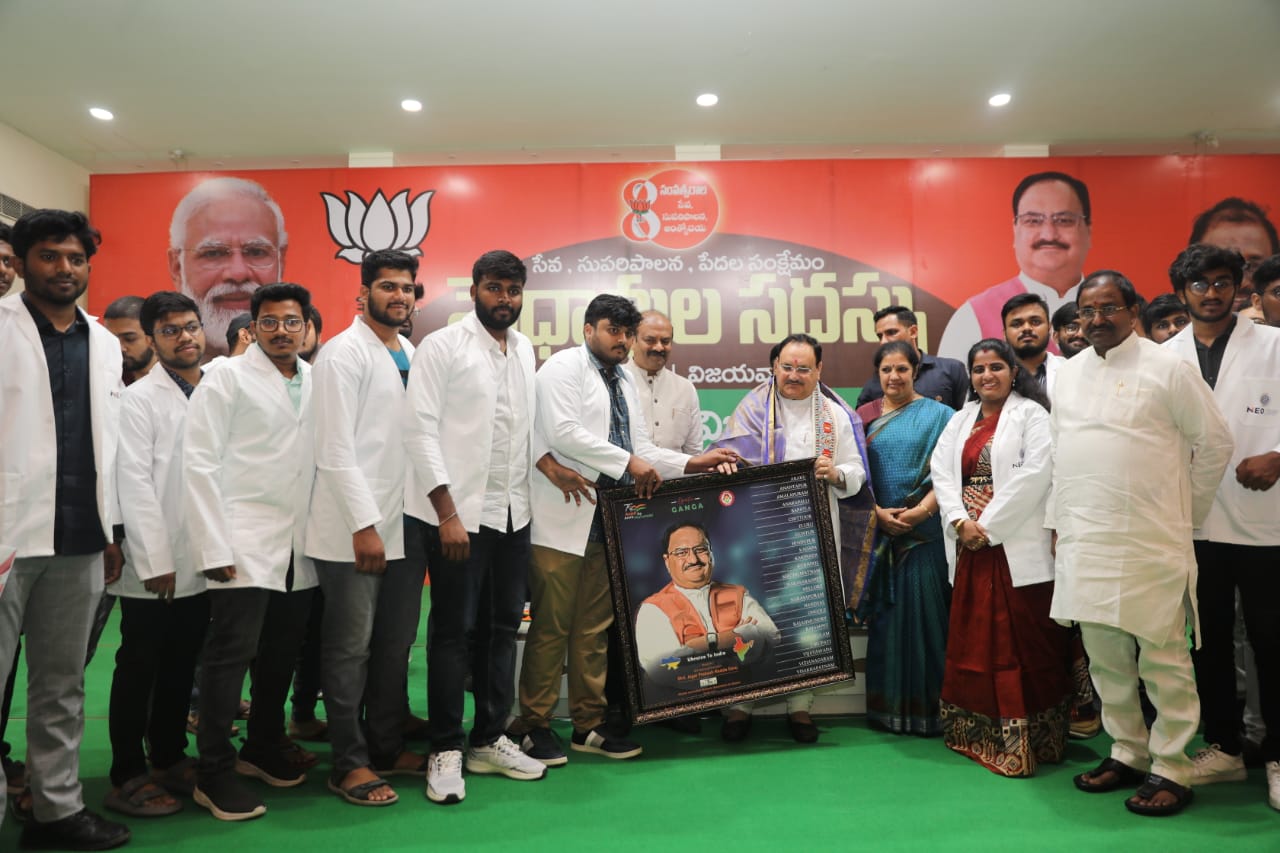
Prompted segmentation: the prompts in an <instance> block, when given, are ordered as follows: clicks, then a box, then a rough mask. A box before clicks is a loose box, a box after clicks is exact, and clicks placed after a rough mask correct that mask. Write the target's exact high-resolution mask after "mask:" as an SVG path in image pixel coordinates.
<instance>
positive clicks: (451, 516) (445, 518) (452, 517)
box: [436, 512, 458, 527]
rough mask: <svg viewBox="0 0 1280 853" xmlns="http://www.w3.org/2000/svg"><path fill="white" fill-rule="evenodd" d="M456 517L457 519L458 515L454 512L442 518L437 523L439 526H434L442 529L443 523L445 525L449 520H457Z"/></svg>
mask: <svg viewBox="0 0 1280 853" xmlns="http://www.w3.org/2000/svg"><path fill="white" fill-rule="evenodd" d="M457 517H458V514H457V513H456V512H454V513H450V514H449V515H446V516H445V517H444V518H442V519H440V523H439V524H437V525H436V526H437V527H444V523H445V522H446V521H451V520H453V519H455V518H457Z"/></svg>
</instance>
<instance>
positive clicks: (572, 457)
mask: <svg viewBox="0 0 1280 853" xmlns="http://www.w3.org/2000/svg"><path fill="white" fill-rule="evenodd" d="M589 353H590V351H589V350H588V349H587V345H586V344H583V345H582V346H580V347H574V348H573V349H567V350H561V351H560V352H558V353H555V354H554V355H552V356H551V358H549V359H547V360H546V362H545V363H543V365H542V368H541V369H540V370H539V371H538V375H537V386H538V390H537V404H538V406H537V412H538V414H537V417H536V418H535V419H534V424H535V426H534V429H535V431H536V435H535V439H536V440H535V442H534V444H535V449H534V456H535V457H537V458H541V453H540V449H543V448H545V449H548V450H550V451H551V452H552V453H554V454H555V457H556V460H557V461H559V462H560V464H562V465H565V466H567V467H569V468H572V469H574V470H575V471H577V472H578V473H579V474H581V475H582V476H584V477H586V478H587V479H588V480H593V481H594V480H595V479H596V477H598V476H599V475H600V474H602V473H603V474H608V475H609V476H610V477H613V478H615V479H616V478H618V477H621V476H622V475H623V473H625V472H626V470H627V464H628V463H629V462H630V461H631V454H629V453H627V451H625V450H623V449H622V448H621V447H618V446H616V445H613V444H610V443H609V389H608V387H606V386H605V383H604V379H603V378H602V377H601V376H600V371H599V370H598V369H597V368H596V367H595V366H594V365H593V364H592V363H591V358H590V355H589ZM621 375H622V380H621V382H622V393H623V396H624V397H625V399H626V401H627V414H628V419H629V421H630V424H631V448H632V452H633V453H634V454H635V455H636V456H638V457H640V458H641V459H643V460H645V461H646V462H648V463H649V464H650V465H652V466H654V468H656V469H657V470H658V473H659V474H660V475H661V476H662V477H663V478H664V479H670V478H673V477H679V476H681V475H683V474H684V467H685V465H687V464H688V462H689V458H690V457H689V456H687V455H685V454H683V453H677V452H675V451H674V450H664V449H662V448H660V447H658V446H656V445H655V444H654V443H653V441H652V440H650V438H649V428H648V427H647V426H646V425H645V422H644V414H643V412H642V410H641V408H640V401H639V399H638V398H637V396H636V389H635V382H634V380H633V379H632V378H631V375H630V374H629V373H627V371H625V370H623V371H621ZM531 491H532V493H533V529H532V531H531V536H530V538H531V540H532V542H533V544H534V545H541V546H543V547H546V548H554V549H556V550H557V551H563V552H565V553H566V554H576V555H578V556H582V555H583V554H585V553H586V551H587V537H588V536H589V535H590V533H591V519H592V517H593V516H594V515H595V512H596V507H595V506H593V505H591V504H590V503H588V502H587V501H583V502H582V505H581V506H579V505H578V504H577V503H575V502H574V501H569V502H568V503H566V502H565V499H564V493H563V492H561V491H560V490H559V489H557V488H556V487H555V486H554V485H553V484H552V482H551V481H550V480H548V479H547V478H546V477H545V476H543V475H542V472H540V471H535V472H534V473H533V485H532V488H531Z"/></svg>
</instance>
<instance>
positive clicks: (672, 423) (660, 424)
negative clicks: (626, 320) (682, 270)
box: [623, 311, 702, 454]
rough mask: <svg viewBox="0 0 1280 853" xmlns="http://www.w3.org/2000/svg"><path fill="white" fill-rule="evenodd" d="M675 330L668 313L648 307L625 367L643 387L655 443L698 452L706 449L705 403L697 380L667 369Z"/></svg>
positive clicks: (642, 403) (644, 405) (647, 419)
mask: <svg viewBox="0 0 1280 853" xmlns="http://www.w3.org/2000/svg"><path fill="white" fill-rule="evenodd" d="M673 334H674V333H673V330H672V327H671V321H670V320H668V319H667V316H666V315H665V314H663V313H662V312H661V311H645V312H644V313H643V314H641V315H640V325H639V326H637V327H636V339H635V342H634V343H632V345H631V359H630V361H628V362H626V364H624V365H623V367H624V368H626V370H627V371H629V372H630V373H631V378H632V379H634V380H635V383H636V388H637V389H639V390H640V410H641V411H642V412H643V413H644V420H645V423H647V424H648V425H649V431H650V433H651V436H652V438H653V443H654V444H656V445H657V446H658V447H665V448H667V449H668V450H678V451H680V452H681V453H688V454H696V453H700V452H701V451H702V406H701V405H700V404H699V403H698V389H697V388H694V387H693V383H692V382H690V381H689V380H688V379H685V378H684V377H683V376H680V375H678V374H677V373H676V372H675V371H674V370H666V369H665V368H666V367H667V362H668V361H669V360H670V358H671V339H672V335H673Z"/></svg>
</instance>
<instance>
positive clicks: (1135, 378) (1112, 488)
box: [1045, 270, 1231, 815]
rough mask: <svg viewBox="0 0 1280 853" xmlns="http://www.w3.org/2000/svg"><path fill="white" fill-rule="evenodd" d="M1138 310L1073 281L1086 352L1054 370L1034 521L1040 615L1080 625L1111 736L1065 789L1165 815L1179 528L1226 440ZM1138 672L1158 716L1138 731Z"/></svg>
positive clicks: (1209, 488)
mask: <svg viewBox="0 0 1280 853" xmlns="http://www.w3.org/2000/svg"><path fill="white" fill-rule="evenodd" d="M1137 304H1138V295H1137V292H1136V291H1135V290H1134V289H1133V285H1132V284H1131V283H1130V282H1129V280H1128V279H1127V278H1125V277H1124V276H1123V275H1121V274H1120V273H1118V272H1115V271H1113V270H1102V271H1099V272H1096V273H1093V274H1092V275H1090V276H1088V277H1087V278H1086V279H1085V280H1084V282H1083V283H1081V285H1080V290H1079V306H1080V319H1081V321H1082V322H1083V323H1084V329H1085V336H1086V337H1087V338H1088V339H1089V343H1090V344H1091V346H1092V349H1088V350H1085V351H1084V352H1082V353H1080V354H1079V355H1077V356H1076V357H1075V358H1073V359H1071V360H1070V361H1068V362H1067V363H1066V364H1065V365H1063V366H1062V368H1061V370H1059V372H1058V381H1057V384H1056V385H1055V388H1054V400H1053V411H1052V412H1051V413H1050V416H1049V424H1050V429H1051V432H1052V435H1053V461H1054V467H1053V490H1052V491H1051V492H1050V498H1049V506H1048V507H1047V508H1046V510H1045V527H1047V528H1049V529H1050V530H1054V531H1056V533H1057V554H1056V565H1055V575H1054V581H1055V582H1054V591H1053V604H1052V607H1051V610H1050V616H1052V617H1053V618H1054V619H1057V620H1058V621H1059V622H1067V621H1072V620H1074V621H1078V622H1079V623H1080V630H1081V634H1082V635H1083V637H1084V646H1085V651H1086V652H1088V654H1089V669H1090V673H1091V674H1092V675H1093V683H1094V685H1095V687H1096V688H1097V691H1098V696H1099V698H1101V700H1102V725H1103V727H1104V728H1105V729H1106V730H1107V734H1109V735H1111V737H1112V739H1113V740H1114V743H1113V744H1112V747H1111V754H1110V756H1109V757H1108V758H1106V759H1105V760H1103V762H1102V763H1101V764H1099V765H1098V766H1097V767H1096V768H1095V769H1093V770H1091V771H1089V772H1087V773H1082V774H1080V775H1079V776H1076V777H1075V780H1074V781H1075V785H1076V787H1077V788H1079V789H1080V790H1082V791H1085V792H1087V793H1104V792H1108V791H1115V790H1119V789H1122V788H1129V789H1130V790H1132V788H1133V786H1135V785H1136V786H1138V787H1137V790H1136V792H1135V793H1134V794H1133V795H1132V796H1130V797H1129V798H1128V799H1127V800H1125V807H1126V808H1128V809H1129V810H1130V811H1133V812H1137V813H1139V814H1144V815H1169V814H1175V813H1177V812H1178V811H1180V810H1181V809H1182V808H1183V807H1185V806H1186V805H1187V804H1188V803H1189V802H1190V801H1191V795H1192V791H1191V787H1190V786H1191V785H1192V783H1193V781H1194V780H1193V777H1192V764H1191V759H1189V758H1188V757H1187V755H1186V751H1185V750H1186V748H1187V745H1188V744H1189V743H1190V742H1191V739H1192V738H1193V737H1194V736H1195V733H1196V725H1197V723H1198V722H1199V719H1200V713H1199V712H1200V705H1199V702H1198V701H1197V699H1196V690H1195V678H1194V676H1193V674H1192V669H1191V656H1190V654H1189V653H1188V650H1187V633H1186V632H1187V625H1188V622H1190V623H1191V624H1195V575H1196V565H1195V553H1194V550H1193V548H1192V544H1191V531H1192V528H1193V527H1197V526H1199V525H1200V524H1201V523H1203V521H1204V519H1205V516H1206V515H1208V513H1209V508H1210V506H1211V505H1212V504H1213V494H1214V491H1215V490H1216V489H1217V488H1218V483H1219V481H1220V480H1221V479H1222V472H1223V471H1224V470H1225V469H1226V466H1227V460H1228V459H1229V458H1230V457H1231V435H1230V433H1229V432H1228V431H1227V424H1226V421H1224V420H1223V418H1222V415H1221V413H1220V412H1219V411H1218V407H1217V405H1216V404H1215V403H1214V401H1213V395H1212V394H1211V393H1210V391H1209V388H1208V386H1206V385H1205V383H1204V381H1203V380H1202V379H1201V378H1200V376H1199V374H1198V373H1197V371H1196V370H1195V369H1194V368H1192V367H1191V366H1190V365H1188V364H1186V363H1185V362H1183V361H1182V360H1180V359H1179V358H1178V357H1177V356H1176V355H1175V354H1174V353H1172V352H1170V351H1169V350H1166V349H1164V348H1162V347H1161V346H1159V345H1158V344H1153V343H1152V342H1151V341H1148V340H1146V339H1144V338H1139V337H1138V336H1137V335H1135V334H1134V333H1133V320H1134V317H1135V315H1136V313H1137ZM1139 678H1141V680H1142V681H1143V682H1144V683H1145V684H1146V687H1147V695H1148V697H1149V698H1150V699H1151V704H1152V705H1154V706H1155V708H1156V720H1155V725H1154V726H1152V727H1151V729H1150V730H1149V731H1148V729H1147V724H1146V722H1145V721H1144V719H1143V716H1142V708H1141V705H1140V703H1139V699H1138V680H1139ZM1148 773H1149V774H1150V775H1148ZM1144 779H1145V781H1144Z"/></svg>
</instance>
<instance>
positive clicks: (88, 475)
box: [22, 295, 107, 557]
mask: <svg viewBox="0 0 1280 853" xmlns="http://www.w3.org/2000/svg"><path fill="white" fill-rule="evenodd" d="M22 303H23V304H24V305H26V306H27V310H28V311H29V312H31V319H32V320H34V321H35V324H36V329H37V330H38V331H39V332H40V343H41V344H43V346H44V360H45V363H46V364H47V365H48V368H49V390H50V391H51V392H52V396H53V423H54V432H55V433H56V435H55V436H54V438H55V440H56V441H57V447H58V474H57V480H56V484H57V485H56V491H55V493H54V511H53V552H54V553H55V554H57V555H59V556H64V557H68V556H75V555H79V554H96V553H97V552H99V551H101V550H102V549H103V548H105V547H106V545H107V541H106V538H105V537H104V536H103V535H102V520H101V519H100V518H99V517H98V466H97V462H96V460H95V459H94V455H93V421H92V414H91V411H90V407H89V373H90V370H89V322H88V321H87V320H86V319H85V318H84V316H83V315H82V314H81V313H80V312H79V311H77V312H76V319H75V322H73V323H72V324H71V327H70V328H68V329H67V330H66V331H65V332H59V331H58V330H57V329H55V328H54V327H53V323H51V322H50V321H49V318H48V317H46V316H44V314H42V313H40V311H39V310H37V309H36V308H35V306H33V305H32V304H31V303H30V302H28V301H27V298H26V296H25V295H23V297H22Z"/></svg>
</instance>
